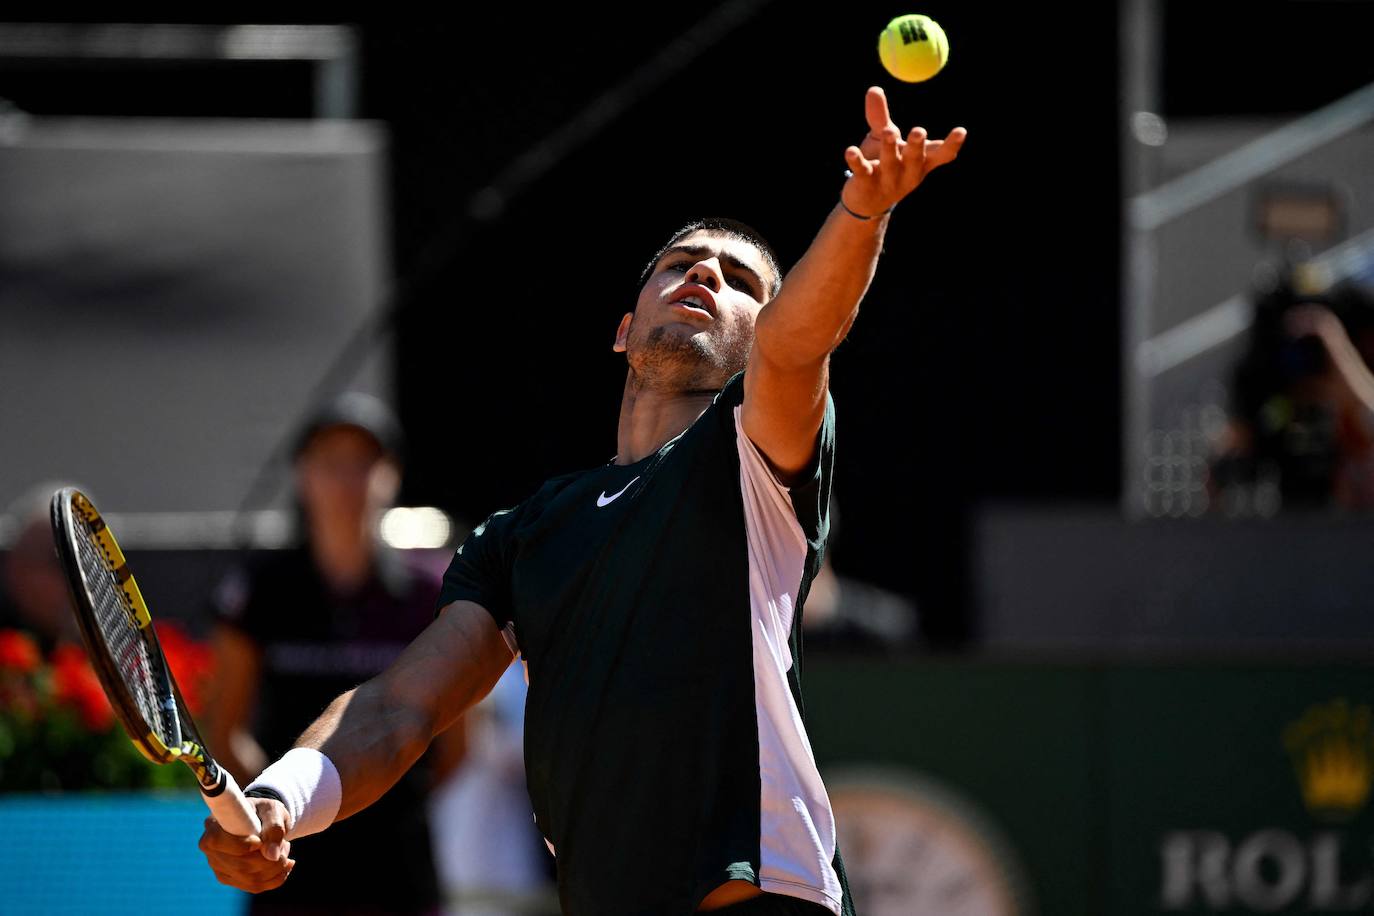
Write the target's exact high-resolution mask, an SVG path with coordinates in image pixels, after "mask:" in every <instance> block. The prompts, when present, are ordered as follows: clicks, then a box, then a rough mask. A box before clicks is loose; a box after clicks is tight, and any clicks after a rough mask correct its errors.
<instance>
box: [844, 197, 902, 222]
mask: <svg viewBox="0 0 1374 916" xmlns="http://www.w3.org/2000/svg"><path fill="white" fill-rule="evenodd" d="M840 206H841V207H842V208H843V209H844V212H846V213H848V214H849V215H850V216H852V217H854V218H855V219H861V220H865V221H866V220H870V219H873V217H871V216H864V215H863V214H862V213H855V212H854V211H853V210H851V209H849V208H848V207H847V206H845V203H844V197H841V198H840ZM895 206H897V205H896V204H893V205H892V207H888V208H887V209H886V210H884V211H883V212H882V213H879V214H878V215H879V216H887V215H888V214H889V213H891V212H892V208H893V207H895Z"/></svg>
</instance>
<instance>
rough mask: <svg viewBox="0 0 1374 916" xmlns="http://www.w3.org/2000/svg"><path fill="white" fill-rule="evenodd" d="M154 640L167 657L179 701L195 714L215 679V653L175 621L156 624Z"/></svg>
mask: <svg viewBox="0 0 1374 916" xmlns="http://www.w3.org/2000/svg"><path fill="white" fill-rule="evenodd" d="M157 639H158V642H159V643H161V644H162V654H163V655H165V656H167V667H168V668H170V669H171V671H172V678H173V679H174V680H175V681H176V682H177V687H178V689H180V690H181V698H182V699H183V700H185V701H186V706H187V707H188V708H189V709H190V711H191V712H192V713H193V714H194V713H197V712H200V710H201V708H202V707H201V700H202V698H203V697H204V695H205V690H206V688H207V687H208V686H209V684H210V681H211V679H212V678H213V676H214V667H215V658H214V652H213V651H212V650H211V649H210V647H209V646H207V645H205V644H204V643H202V642H197V641H196V640H194V639H192V638H191V637H190V636H187V635H186V631H185V630H184V629H182V628H181V626H180V625H179V624H177V623H175V622H168V621H162V622H160V623H158V624H157Z"/></svg>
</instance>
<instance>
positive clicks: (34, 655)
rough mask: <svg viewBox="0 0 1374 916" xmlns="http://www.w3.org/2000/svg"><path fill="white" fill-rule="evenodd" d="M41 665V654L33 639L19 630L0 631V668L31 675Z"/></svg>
mask: <svg viewBox="0 0 1374 916" xmlns="http://www.w3.org/2000/svg"><path fill="white" fill-rule="evenodd" d="M42 663H43V653H41V652H39V651H38V643H36V642H34V641H33V637H31V636H29V634H27V633H21V632H20V631H19V630H0V668H10V669H13V670H15V671H19V672H20V673H22V674H32V673H33V672H35V671H37V670H38V666H39V665H41V664H42Z"/></svg>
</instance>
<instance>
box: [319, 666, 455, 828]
mask: <svg viewBox="0 0 1374 916" xmlns="http://www.w3.org/2000/svg"><path fill="white" fill-rule="evenodd" d="M434 730H435V723H434V720H433V717H432V716H431V715H430V714H429V713H428V712H427V711H426V710H424V709H422V708H418V707H416V706H415V705H414V704H411V703H408V702H406V701H405V700H404V699H402V698H398V697H396V696H395V695H394V694H392V693H391V692H390V691H389V690H388V689H387V685H386V682H385V681H384V680H383V679H381V678H374V679H373V680H371V681H368V682H367V683H365V684H363V685H362V686H360V687H356V688H354V689H353V690H350V691H348V692H347V693H345V694H343V695H341V696H340V697H338V698H337V699H335V700H334V702H333V703H331V704H329V707H328V708H327V709H326V710H325V711H324V714H323V715H321V716H320V717H319V718H318V719H316V720H315V722H314V724H313V725H311V726H310V728H308V729H307V730H306V731H305V733H304V734H303V735H301V737H300V740H299V741H297V742H296V746H297V747H308V748H314V749H315V750H318V751H319V752H320V753H322V754H324V755H325V756H326V757H328V758H329V760H330V762H331V763H333V765H334V767H335V769H337V770H338V774H339V782H340V783H341V786H342V790H343V794H342V799H341V800H340V803H339V813H338V816H337V817H336V818H335V820H338V819H339V818H344V817H348V816H350V815H352V814H356V813H357V812H358V811H361V810H362V809H363V808H366V807H367V806H368V805H370V804H372V803H373V802H374V801H376V800H377V799H379V798H381V797H382V795H383V794H384V793H385V792H386V790H387V789H390V788H391V787H392V786H393V785H395V784H396V782H397V780H399V779H400V778H401V777H402V776H404V775H405V773H406V771H407V770H409V769H410V767H411V766H412V765H414V763H415V761H417V760H419V759H420V755H421V754H423V753H424V752H425V749H426V748H427V747H429V742H430V740H431V739H432V738H433V735H434Z"/></svg>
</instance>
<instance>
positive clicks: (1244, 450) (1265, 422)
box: [1212, 280, 1374, 510]
mask: <svg viewBox="0 0 1374 916" xmlns="http://www.w3.org/2000/svg"><path fill="white" fill-rule="evenodd" d="M1371 364H1374V296H1371V294H1370V292H1369V291H1368V290H1366V289H1364V288H1363V287H1360V286H1358V285H1355V284H1349V283H1347V284H1343V285H1341V286H1338V287H1335V288H1333V289H1332V290H1330V291H1328V292H1327V293H1325V294H1322V295H1320V296H1302V295H1300V294H1298V293H1297V292H1296V291H1295V290H1294V288H1293V285H1292V283H1291V282H1290V281H1287V280H1285V281H1284V282H1281V283H1280V284H1279V285H1278V286H1277V288H1276V289H1274V290H1273V291H1272V292H1270V293H1269V294H1268V295H1266V296H1263V297H1261V298H1260V299H1259V300H1258V301H1257V303H1256V309H1255V324H1254V327H1253V328H1252V330H1251V338H1250V347H1249V350H1248V352H1247V353H1246V355H1245V357H1244V358H1243V359H1242V361H1241V363H1240V365H1239V366H1238V368H1237V370H1236V376H1235V384H1234V399H1233V400H1234V403H1233V414H1234V416H1233V419H1232V422H1231V424H1230V426H1229V428H1228V429H1227V431H1226V434H1225V436H1224V437H1223V441H1222V443H1221V447H1220V455H1219V457H1218V458H1217V460H1215V461H1214V463H1213V467H1212V483H1213V488H1214V490H1215V491H1216V495H1217V496H1218V499H1217V500H1216V501H1217V502H1218V503H1219V504H1220V505H1221V506H1222V507H1223V508H1227V507H1229V506H1233V505H1235V504H1236V502H1237V499H1236V497H1237V494H1243V493H1245V492H1247V491H1253V490H1254V489H1255V488H1257V487H1261V486H1265V485H1266V484H1267V485H1274V484H1277V487H1278V492H1279V495H1280V497H1281V501H1282V504H1283V506H1284V507H1285V508H1290V509H1291V508H1325V507H1337V508H1342V509H1351V510H1369V509H1374V374H1371V372H1370V369H1369V366H1370V365H1371Z"/></svg>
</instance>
